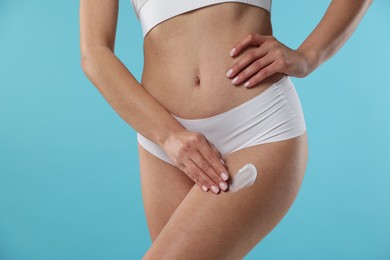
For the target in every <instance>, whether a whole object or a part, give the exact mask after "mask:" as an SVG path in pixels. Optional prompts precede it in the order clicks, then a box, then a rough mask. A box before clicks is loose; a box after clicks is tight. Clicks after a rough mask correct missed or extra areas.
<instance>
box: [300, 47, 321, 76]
mask: <svg viewBox="0 0 390 260" xmlns="http://www.w3.org/2000/svg"><path fill="white" fill-rule="evenodd" d="M295 51H297V52H299V53H300V54H301V55H302V56H303V58H304V59H305V61H306V66H305V72H304V73H303V76H302V77H306V76H308V75H309V74H310V73H312V72H313V71H314V70H315V69H316V68H317V67H318V61H319V55H318V52H317V51H315V50H313V49H305V48H302V47H299V48H298V49H296V50H295Z"/></svg>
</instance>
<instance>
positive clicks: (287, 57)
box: [226, 33, 309, 87]
mask: <svg viewBox="0 0 390 260" xmlns="http://www.w3.org/2000/svg"><path fill="white" fill-rule="evenodd" d="M251 45H254V46H257V48H255V49H252V50H250V51H248V53H247V54H246V55H245V56H243V57H242V58H241V59H240V60H238V61H237V62H236V63H235V64H234V65H233V66H232V68H231V69H229V70H228V72H227V73H226V76H227V77H228V78H233V77H234V79H233V80H232V83H233V84H234V85H239V84H241V83H244V82H245V84H244V86H245V87H252V86H254V85H256V84H257V83H259V82H261V81H262V80H263V79H265V78H267V77H269V76H271V75H272V74H274V73H277V72H280V73H283V74H286V75H289V76H294V77H298V78H303V77H305V76H307V74H308V73H309V62H308V59H307V57H306V56H305V55H304V53H302V52H300V51H297V50H292V49H290V48H288V47H287V46H286V45H284V44H282V43H281V42H279V41H278V40H277V39H276V38H275V37H274V36H272V35H261V34H258V33H250V34H248V35H247V36H246V37H245V38H244V39H243V40H241V41H240V42H238V43H237V44H236V45H235V46H234V48H233V49H232V50H231V51H230V56H232V57H234V56H236V55H237V54H239V53H241V52H242V50H243V49H244V48H246V47H248V46H251Z"/></svg>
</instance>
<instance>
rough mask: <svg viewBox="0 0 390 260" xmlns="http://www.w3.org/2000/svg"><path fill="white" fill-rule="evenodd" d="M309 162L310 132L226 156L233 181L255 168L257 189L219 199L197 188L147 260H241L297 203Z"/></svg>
mask: <svg viewBox="0 0 390 260" xmlns="http://www.w3.org/2000/svg"><path fill="white" fill-rule="evenodd" d="M307 159H308V143H307V134H306V132H305V133H304V134H303V135H301V136H299V137H295V138H292V139H288V140H283V141H279V142H272V143H265V144H260V145H255V146H251V147H247V148H245V149H241V150H238V151H235V152H233V153H231V154H228V155H225V156H224V160H225V162H226V164H227V166H228V169H229V174H230V176H231V177H232V176H233V175H234V174H235V173H236V172H237V171H238V170H239V169H240V168H241V167H242V166H244V165H245V164H246V163H252V164H254V165H255V167H256V169H257V172H258V175H257V178H256V180H255V182H254V184H253V185H252V186H250V187H247V188H244V189H242V190H239V191H237V192H222V193H219V194H218V195H215V194H210V193H206V192H204V191H202V190H200V189H199V187H198V186H197V185H193V187H192V188H191V190H190V192H189V193H188V195H187V196H186V197H185V198H184V200H183V201H182V202H181V203H180V205H179V206H178V207H177V209H176V211H175V212H174V213H173V215H172V216H171V218H170V219H169V221H168V223H167V224H166V225H165V227H164V228H163V229H162V231H161V233H160V234H159V236H158V237H157V239H156V240H155V241H154V243H153V244H152V247H151V248H150V249H149V250H148V252H147V253H146V254H145V256H144V258H143V259H145V260H146V259H234V260H236V259H242V258H243V257H244V256H245V255H246V254H247V253H248V252H249V251H250V250H251V249H252V248H254V247H255V246H256V244H258V243H259V242H260V241H261V240H262V239H263V238H264V237H265V236H266V235H267V234H268V233H269V232H271V230H272V229H273V228H274V227H275V226H276V225H277V224H278V223H279V222H280V220H281V219H282V218H283V217H284V216H285V214H286V213H287V211H288V210H289V208H290V207H291V205H292V204H293V202H294V200H295V198H296V196H297V194H298V191H299V188H300V186H301V183H302V180H303V176H304V172H305V170H306V165H307Z"/></svg>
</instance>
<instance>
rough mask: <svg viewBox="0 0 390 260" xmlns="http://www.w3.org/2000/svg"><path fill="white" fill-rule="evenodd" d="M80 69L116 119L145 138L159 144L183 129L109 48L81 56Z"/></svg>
mask: <svg viewBox="0 0 390 260" xmlns="http://www.w3.org/2000/svg"><path fill="white" fill-rule="evenodd" d="M82 68H83V70H84V72H85V74H86V75H87V77H88V78H89V79H90V81H91V82H92V83H93V84H94V85H95V86H96V87H97V89H98V90H99V92H100V93H101V94H102V95H103V97H104V98H105V99H106V101H107V102H108V103H109V104H110V106H111V107H112V108H113V109H114V110H115V111H116V112H117V113H118V114H119V115H120V117H121V118H122V119H123V120H125V121H126V122H127V123H128V124H129V125H130V126H131V127H133V128H134V129H135V130H136V131H137V132H139V133H140V134H142V135H143V136H145V137H146V138H148V139H150V140H151V141H153V142H155V143H157V144H159V145H162V144H163V142H164V141H165V140H166V139H167V138H168V136H169V135H170V134H172V133H174V132H176V131H182V130H185V128H184V127H183V126H182V125H181V124H180V123H179V122H178V121H177V120H176V119H175V118H174V117H172V116H171V115H170V113H169V112H168V111H167V110H166V109H165V108H164V107H163V106H162V105H161V104H160V103H158V101H157V100H156V99H155V98H154V97H153V96H151V95H150V94H149V93H148V92H147V91H146V90H145V88H143V87H142V86H141V85H140V84H139V83H138V81H137V80H136V79H135V78H134V77H133V75H132V74H131V73H130V72H129V71H128V70H127V68H126V67H125V66H124V64H123V63H122V62H121V61H120V60H119V59H118V58H117V57H116V56H115V54H114V53H113V52H112V51H111V50H110V49H109V48H104V47H101V48H95V49H94V50H90V51H88V52H86V53H84V55H83V58H82Z"/></svg>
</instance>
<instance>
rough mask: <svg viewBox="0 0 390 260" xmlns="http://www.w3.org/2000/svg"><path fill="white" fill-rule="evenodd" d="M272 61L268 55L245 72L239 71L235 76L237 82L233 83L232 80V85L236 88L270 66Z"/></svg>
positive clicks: (256, 61)
mask: <svg viewBox="0 0 390 260" xmlns="http://www.w3.org/2000/svg"><path fill="white" fill-rule="evenodd" d="M273 61H274V58H273V57H272V56H271V55H270V54H267V55H265V56H264V57H262V58H260V59H258V60H255V61H254V62H253V63H252V64H251V65H250V66H248V67H247V68H246V69H245V70H243V71H241V72H240V73H239V74H238V75H237V77H236V78H237V80H236V81H235V83H233V81H234V79H233V81H232V83H233V84H234V85H236V86H238V85H240V84H241V83H243V82H245V81H247V80H248V79H249V77H251V76H253V75H254V74H256V73H257V72H259V71H260V70H261V69H263V68H264V67H266V66H268V65H269V64H271V63H272V62H273ZM245 86H246V85H245Z"/></svg>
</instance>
